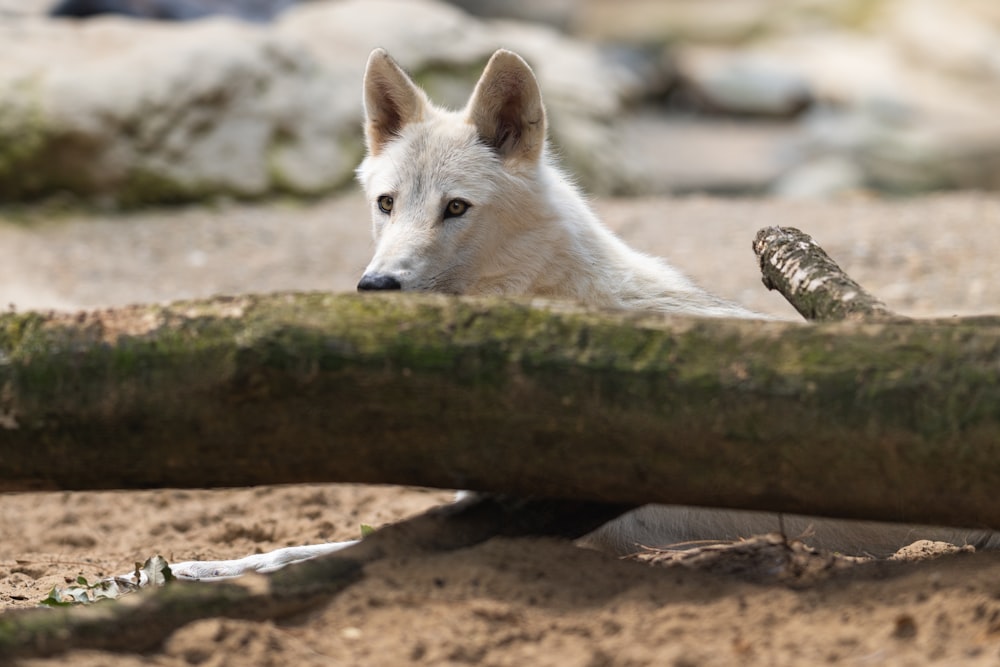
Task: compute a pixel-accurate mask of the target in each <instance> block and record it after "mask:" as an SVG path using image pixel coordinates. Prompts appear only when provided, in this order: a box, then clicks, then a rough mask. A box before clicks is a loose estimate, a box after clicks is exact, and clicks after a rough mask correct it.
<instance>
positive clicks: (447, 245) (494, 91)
mask: <svg viewBox="0 0 1000 667" xmlns="http://www.w3.org/2000/svg"><path fill="white" fill-rule="evenodd" d="M364 103H365V138H366V142H367V149H368V153H367V156H366V157H365V159H364V161H363V162H362V163H361V166H360V167H359V168H358V179H359V181H360V182H361V184H362V186H363V188H364V190H365V193H366V195H367V197H368V200H369V205H370V206H371V215H372V221H373V231H374V237H375V255H374V257H373V258H372V260H371V262H370V263H369V264H368V267H367V268H366V269H365V272H364V275H363V276H362V278H361V281H360V282H359V283H358V290H361V291H367V290H399V289H402V290H420V291H433V292H443V293H449V294H487V293H494V294H514V293H520V292H522V291H523V289H524V285H523V284H521V283H525V282H526V281H528V280H529V278H528V277H526V276H522V275H520V274H519V272H518V271H516V270H512V269H511V267H512V266H516V265H517V263H518V261H519V260H521V259H523V258H524V256H526V255H529V254H531V253H535V254H538V253H540V252H542V251H541V250H540V248H541V247H543V246H539V245H538V244H536V243H535V242H534V239H533V236H534V235H535V234H537V233H538V232H537V229H536V228H537V225H534V224H533V221H534V220H536V219H537V216H538V215H539V214H541V213H542V212H541V211H539V210H537V209H538V206H535V205H534V204H533V202H536V201H538V200H539V196H538V190H539V187H540V183H541V182H542V181H543V180H544V178H543V176H544V175H543V174H541V173H540V171H541V166H542V165H543V163H544V161H545V132H546V123H545V108H544V107H543V105H542V97H541V92H540V91H539V88H538V83H537V81H536V79H535V75H534V74H533V73H532V71H531V68H530V67H528V65H527V63H525V62H524V60H522V59H521V58H520V57H519V56H518V55H516V54H514V53H512V52H510V51H504V50H501V51H497V52H496V53H494V54H493V56H492V58H491V59H490V61H489V63H488V64H487V65H486V69H485V70H484V71H483V74H482V77H481V78H480V79H479V82H478V83H477V84H476V87H475V90H474V91H473V93H472V96H471V98H470V99H469V102H468V104H467V105H466V107H465V109H463V110H461V111H458V112H454V111H447V110H444V109H441V108H439V107H436V106H435V105H433V104H432V103H431V102H430V101H429V100H428V98H427V96H426V94H425V93H424V92H423V91H422V90H421V89H420V88H418V87H417V85H416V84H415V83H414V82H413V80H412V79H411V78H410V77H409V76H408V75H407V74H406V73H405V72H404V71H403V70H402V69H401V68H400V67H399V65H397V64H396V62H395V61H394V60H393V59H392V58H390V57H389V55H388V54H387V53H386V52H385V51H384V50H382V49H376V50H375V51H373V52H372V54H371V56H370V57H369V59H368V66H367V69H366V71H365V80H364ZM533 209H535V210H533ZM522 265H523V264H522Z"/></svg>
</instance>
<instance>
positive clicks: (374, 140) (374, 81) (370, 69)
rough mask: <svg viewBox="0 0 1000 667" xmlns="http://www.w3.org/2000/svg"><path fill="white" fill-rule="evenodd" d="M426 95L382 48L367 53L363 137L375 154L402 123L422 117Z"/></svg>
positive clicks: (426, 103)
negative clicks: (368, 54)
mask: <svg viewBox="0 0 1000 667" xmlns="http://www.w3.org/2000/svg"><path fill="white" fill-rule="evenodd" d="M427 105H428V101H427V96H426V95H425V94H424V91H422V90H420V88H418V87H417V85H416V84H415V83H413V80H412V79H411V78H410V77H409V75H407V74H406V72H404V71H403V69H402V68H401V67H400V66H399V65H397V64H396V61H395V60H393V59H392V58H391V57H390V56H389V54H388V53H387V52H386V51H385V50H384V49H375V50H374V51H372V53H371V55H370V56H368V66H367V67H366V68H365V139H366V140H367V142H368V152H369V153H370V154H372V155H378V154H379V153H380V152H381V151H382V149H383V148H384V147H385V145H386V143H388V142H389V141H391V140H392V139H393V138H394V137H396V136H398V135H399V133H400V131H401V130H402V129H403V127H404V126H405V125H406V124H408V123H412V122H415V121H419V120H420V119H421V118H423V115H424V111H425V110H426V108H427Z"/></svg>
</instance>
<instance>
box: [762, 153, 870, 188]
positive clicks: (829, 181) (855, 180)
mask: <svg viewBox="0 0 1000 667" xmlns="http://www.w3.org/2000/svg"><path fill="white" fill-rule="evenodd" d="M864 182H865V175H864V173H863V172H862V170H861V168H860V167H859V166H858V165H857V164H856V162H855V161H854V160H851V159H850V158H847V157H845V156H843V155H830V156H826V157H819V158H816V159H814V160H811V161H809V162H804V163H801V164H798V165H796V166H795V168H794V169H792V170H791V171H789V172H788V173H786V174H784V175H782V176H781V178H780V179H778V181H777V182H776V183H775V184H774V186H773V187H772V188H771V194H773V195H775V196H777V197H781V198H782V199H825V198H829V197H834V196H837V195H843V194H846V193H850V192H857V191H859V190H860V189H861V188H862V187H863V186H864Z"/></svg>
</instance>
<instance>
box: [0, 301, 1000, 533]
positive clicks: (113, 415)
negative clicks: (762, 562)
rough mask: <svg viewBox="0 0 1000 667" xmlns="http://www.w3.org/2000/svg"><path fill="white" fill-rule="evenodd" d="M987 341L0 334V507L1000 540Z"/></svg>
mask: <svg viewBox="0 0 1000 667" xmlns="http://www.w3.org/2000/svg"><path fill="white" fill-rule="evenodd" d="M998 368H1000V319H997V318H980V319H971V320H949V321H946V322H916V321H915V322H882V323H872V324H858V323H851V324H846V323H845V324H827V325H803V324H793V323H781V322H753V321H728V320H698V319H689V318H664V317H656V316H650V315H640V314H635V313H608V312H593V311H583V310H575V309H571V308H568V307H565V306H560V307H557V308H546V307H538V306H537V305H532V304H531V303H527V302H511V301H509V300H476V299H456V298H449V297H440V296H417V295H402V296H401V295H388V296H386V295H379V296H372V295H366V296H359V295H339V296H338V295H328V294H298V295H273V296H255V297H240V298H237V299H215V300H209V301H202V302H191V303H181V304H175V305H172V306H167V307H160V306H141V307H133V308H127V309H119V310H111V311H104V312H98V313H89V314H86V315H75V316H70V315H42V314H37V313H26V314H6V315H2V316H0V490H8V491H9V490H21V489H27V488H61V489H96V488H121V489H124V488H148V487H164V486H181V487H218V486H237V485H239V486H242V485H253V484H264V483H268V484H273V483H292V482H333V481H351V482H373V483H396V484H418V485H425V486H440V487H445V488H467V489H474V490H484V491H498V492H505V493H512V494H520V495H527V496H535V497H553V498H578V499H585V500H594V501H604V502H616V503H645V502H662V503H683V504H696V505H709V506H718V507H740V508H745V509H764V510H772V511H783V512H798V513H807V514H819V515H833V516H841V517H853V518H866V519H884V520H896V521H911V522H920V523H944V524H954V525H968V526H977V527H978V526H990V527H1000V494H997V493H996V489H997V488H1000V467H998V466H996V465H995V462H996V461H997V460H1000V382H998V381H997V380H998V373H1000V371H998Z"/></svg>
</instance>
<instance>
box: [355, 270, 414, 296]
mask: <svg viewBox="0 0 1000 667" xmlns="http://www.w3.org/2000/svg"><path fill="white" fill-rule="evenodd" d="M402 288H403V286H402V285H400V284H399V281H398V280H396V279H395V278H394V277H392V276H390V275H388V274H385V273H372V274H369V273H366V274H365V275H363V276H361V282H359V283H358V291H359V292H368V291H371V290H395V289H402Z"/></svg>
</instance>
